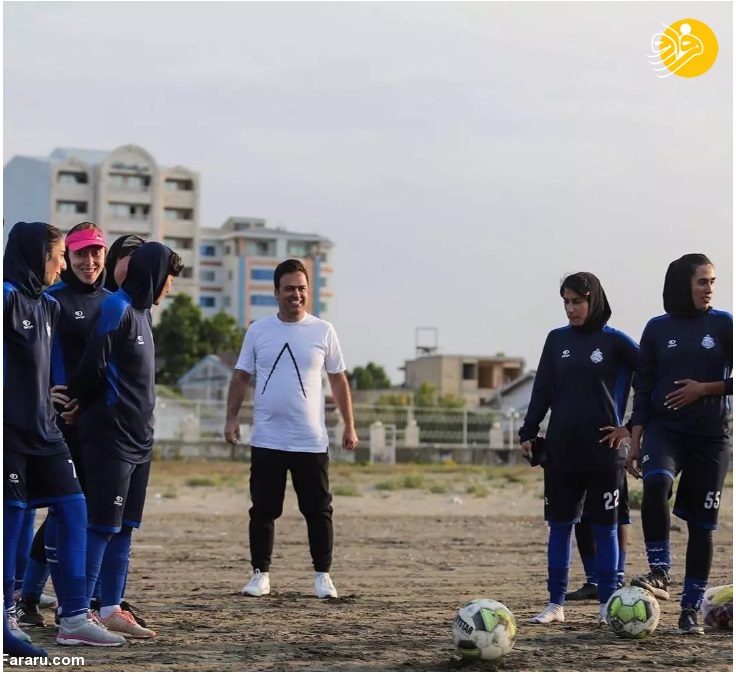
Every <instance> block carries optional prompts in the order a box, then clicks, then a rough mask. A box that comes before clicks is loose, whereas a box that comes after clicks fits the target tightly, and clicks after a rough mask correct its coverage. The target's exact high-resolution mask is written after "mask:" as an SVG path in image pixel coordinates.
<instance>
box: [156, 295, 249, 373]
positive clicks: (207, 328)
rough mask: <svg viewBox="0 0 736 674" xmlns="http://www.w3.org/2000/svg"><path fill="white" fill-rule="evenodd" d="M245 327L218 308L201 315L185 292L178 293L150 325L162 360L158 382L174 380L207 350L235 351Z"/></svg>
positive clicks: (204, 354) (219, 351) (158, 355)
mask: <svg viewBox="0 0 736 674" xmlns="http://www.w3.org/2000/svg"><path fill="white" fill-rule="evenodd" d="M243 334H244V330H243V329H242V328H241V327H240V326H238V322H237V321H236V320H235V319H234V318H233V317H232V316H230V315H228V314H226V313H225V312H223V311H221V312H219V313H217V314H215V315H214V316H212V317H211V318H207V319H203V318H202V310H201V309H200V308H199V307H198V306H196V305H195V304H194V301H193V300H192V298H191V297H190V296H189V295H187V294H186V293H179V294H178V295H175V296H174V300H173V302H172V303H171V305H170V306H169V307H167V308H166V309H164V311H163V312H162V313H161V321H160V322H159V324H158V325H157V326H156V327H155V328H154V329H153V336H154V340H155V342H156V357H157V360H159V361H160V362H161V363H162V367H161V369H160V370H159V371H158V372H157V380H158V383H159V384H169V385H172V384H174V385H175V384H176V382H177V381H178V380H179V378H180V377H181V376H182V375H183V374H185V373H186V372H187V371H188V370H190V369H191V368H192V367H194V365H196V364H197V363H198V362H199V361H200V360H202V358H204V357H205V356H207V355H209V354H211V353H212V354H218V353H238V352H239V351H240V347H241V345H242V342H243Z"/></svg>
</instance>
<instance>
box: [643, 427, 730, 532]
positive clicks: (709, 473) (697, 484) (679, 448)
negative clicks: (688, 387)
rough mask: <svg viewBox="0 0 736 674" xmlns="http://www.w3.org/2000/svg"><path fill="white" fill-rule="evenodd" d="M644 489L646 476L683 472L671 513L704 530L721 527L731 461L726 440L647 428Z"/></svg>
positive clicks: (675, 475) (644, 440) (644, 441)
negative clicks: (724, 485)
mask: <svg viewBox="0 0 736 674" xmlns="http://www.w3.org/2000/svg"><path fill="white" fill-rule="evenodd" d="M641 457H642V458H641V469H642V474H643V477H644V490H645V491H646V488H647V478H650V477H652V476H653V475H661V474H664V475H669V477H671V478H672V480H674V479H675V478H676V477H677V476H678V475H680V483H679V484H678V486H677V496H676V497H675V506H674V508H673V510H672V512H673V513H674V514H675V515H676V516H677V517H679V518H680V519H683V520H685V521H686V522H692V523H693V524H696V525H698V526H701V527H703V528H705V529H716V528H717V527H718V513H719V512H720V506H721V494H722V492H723V483H724V482H725V480H726V473H727V472H728V466H729V463H730V460H731V445H730V444H729V443H728V441H727V440H725V439H721V438H717V439H709V438H698V437H695V436H685V435H683V434H682V433H676V432H674V431H671V430H668V429H664V428H648V429H646V430H645V431H644V438H643V439H642V445H641Z"/></svg>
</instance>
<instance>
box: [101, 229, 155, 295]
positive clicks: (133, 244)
mask: <svg viewBox="0 0 736 674" xmlns="http://www.w3.org/2000/svg"><path fill="white" fill-rule="evenodd" d="M145 242H146V241H145V239H143V238H141V237H140V236H138V235H137V234H126V235H125V236H121V237H120V238H118V239H115V242H114V243H113V244H112V246H110V250H108V251H107V258H106V260H105V271H106V272H107V278H106V279H105V288H106V289H107V290H109V291H110V292H111V293H114V292H115V291H116V290H117V289H118V284H117V283H116V282H115V265H116V264H117V263H118V260H122V259H123V258H126V257H128V255H130V254H131V253H132V252H133V251H134V250H137V249H138V248H140V247H141V246H142V245H143V244H144V243H145Z"/></svg>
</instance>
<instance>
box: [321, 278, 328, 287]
mask: <svg viewBox="0 0 736 674" xmlns="http://www.w3.org/2000/svg"><path fill="white" fill-rule="evenodd" d="M325 286H327V277H326V276H320V277H319V287H320V288H324V287H325Z"/></svg>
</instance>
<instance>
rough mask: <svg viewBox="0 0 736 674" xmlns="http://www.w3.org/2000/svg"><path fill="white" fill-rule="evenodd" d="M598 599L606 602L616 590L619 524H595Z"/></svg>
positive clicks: (600, 601)
mask: <svg viewBox="0 0 736 674" xmlns="http://www.w3.org/2000/svg"><path fill="white" fill-rule="evenodd" d="M593 532H594V533H595V557H596V560H595V561H596V568H597V578H598V601H599V603H601V604H605V603H606V602H607V601H608V600H609V599H610V598H611V595H612V594H613V593H614V592H615V590H616V576H617V571H616V566H617V565H618V559H619V557H618V526H616V525H615V524H611V525H606V524H594V525H593Z"/></svg>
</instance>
